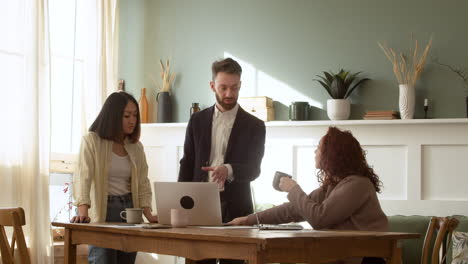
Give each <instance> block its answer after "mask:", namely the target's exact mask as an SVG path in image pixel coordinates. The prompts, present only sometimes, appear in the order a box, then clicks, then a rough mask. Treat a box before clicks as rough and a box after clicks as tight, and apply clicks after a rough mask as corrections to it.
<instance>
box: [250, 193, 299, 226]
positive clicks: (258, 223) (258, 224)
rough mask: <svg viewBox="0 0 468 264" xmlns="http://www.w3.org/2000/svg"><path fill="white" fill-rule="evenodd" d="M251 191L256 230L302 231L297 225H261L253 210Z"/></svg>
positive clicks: (255, 211)
mask: <svg viewBox="0 0 468 264" xmlns="http://www.w3.org/2000/svg"><path fill="white" fill-rule="evenodd" d="M251 191H252V200H253V210H254V214H255V218H256V219H257V226H258V230H302V229H304V227H303V226H302V225H299V224H280V225H273V224H261V223H260V219H259V218H258V214H257V209H256V208H255V205H256V202H255V194H254V191H253V189H252V190H251Z"/></svg>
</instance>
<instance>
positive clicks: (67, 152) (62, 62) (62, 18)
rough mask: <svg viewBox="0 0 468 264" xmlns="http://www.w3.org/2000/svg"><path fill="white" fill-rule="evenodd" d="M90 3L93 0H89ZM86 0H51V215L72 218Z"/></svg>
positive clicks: (84, 43)
mask: <svg viewBox="0 0 468 264" xmlns="http://www.w3.org/2000/svg"><path fill="white" fill-rule="evenodd" d="M88 3H89V2H88ZM86 4H87V2H86V1H77V0H49V21H50V48H51V152H52V154H51V160H52V162H51V174H50V187H49V191H50V217H51V220H55V221H68V220H69V219H70V218H71V217H72V215H74V212H73V210H71V209H70V207H69V203H70V202H71V182H72V173H73V170H72V169H66V168H64V166H66V165H67V164H69V163H70V162H73V160H74V159H75V158H74V154H75V155H76V153H78V151H79V145H80V138H81V132H82V127H83V122H84V121H83V118H82V115H81V113H82V106H81V101H82V100H81V93H82V91H83V89H82V88H83V85H84V65H85V49H86V45H87V44H89V42H88V41H87V40H88V39H87V33H86V32H85V27H86V25H87V23H85V21H84V19H85V15H86V13H85V12H84V10H85V8H86Z"/></svg>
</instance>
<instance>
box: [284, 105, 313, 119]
mask: <svg viewBox="0 0 468 264" xmlns="http://www.w3.org/2000/svg"><path fill="white" fill-rule="evenodd" d="M309 110H310V105H309V103H308V102H292V103H291V105H290V106H289V120H292V121H300V120H309Z"/></svg>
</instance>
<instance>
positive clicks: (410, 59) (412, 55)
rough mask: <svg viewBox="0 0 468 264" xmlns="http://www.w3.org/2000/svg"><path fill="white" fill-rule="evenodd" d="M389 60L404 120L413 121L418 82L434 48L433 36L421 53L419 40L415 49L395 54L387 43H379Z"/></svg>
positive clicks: (415, 42) (415, 43) (415, 41)
mask: <svg viewBox="0 0 468 264" xmlns="http://www.w3.org/2000/svg"><path fill="white" fill-rule="evenodd" d="M378 44H379V47H380V48H381V49H382V50H383V52H384V54H385V56H386V57H387V59H388V60H389V61H390V62H391V63H392V66H393V73H394V74H395V77H396V79H397V80H398V84H399V88H400V96H399V107H400V116H401V118H402V119H412V118H413V116H414V106H415V91H414V86H415V84H416V81H417V80H418V79H419V77H420V76H421V73H422V71H423V70H424V66H425V65H426V58H427V55H428V54H429V50H430V49H431V46H432V36H431V38H430V39H429V42H428V43H427V45H426V47H425V48H424V49H422V50H421V51H420V48H419V43H418V40H414V48H413V47H411V48H410V50H409V52H408V53H407V54H406V53H404V52H395V50H393V49H392V48H389V47H388V46H387V44H386V43H384V44H382V43H380V42H378Z"/></svg>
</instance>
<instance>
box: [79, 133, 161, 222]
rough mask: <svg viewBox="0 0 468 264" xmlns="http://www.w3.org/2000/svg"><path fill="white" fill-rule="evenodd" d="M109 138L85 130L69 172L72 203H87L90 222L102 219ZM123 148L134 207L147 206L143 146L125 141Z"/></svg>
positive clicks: (107, 170) (105, 191)
mask: <svg viewBox="0 0 468 264" xmlns="http://www.w3.org/2000/svg"><path fill="white" fill-rule="evenodd" d="M112 144H113V141H110V140H105V139H102V138H100V137H99V136H98V135H97V134H96V133H94V132H89V133H88V134H87V135H85V136H83V139H82V141H81V148H80V155H79V158H78V164H77V167H76V169H75V173H74V175H73V197H74V200H75V205H76V206H79V205H82V204H87V205H89V206H90V208H89V217H90V218H91V222H105V220H106V210H107V194H108V192H107V188H108V181H107V179H108V176H109V164H110V161H111V157H112V156H111V154H112ZM124 147H125V150H126V151H127V153H128V156H129V158H130V163H131V166H132V173H131V191H132V200H133V206H134V207H140V208H142V207H151V196H152V193H151V186H150V182H149V180H148V165H147V164H146V157H145V152H144V150H143V145H142V144H141V143H140V142H138V143H135V144H132V143H129V142H128V141H126V142H125V145H124Z"/></svg>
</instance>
